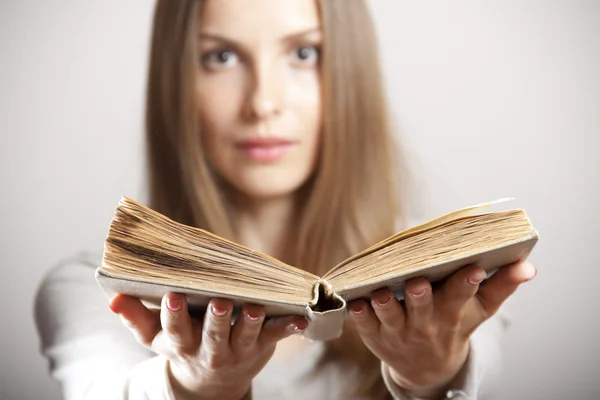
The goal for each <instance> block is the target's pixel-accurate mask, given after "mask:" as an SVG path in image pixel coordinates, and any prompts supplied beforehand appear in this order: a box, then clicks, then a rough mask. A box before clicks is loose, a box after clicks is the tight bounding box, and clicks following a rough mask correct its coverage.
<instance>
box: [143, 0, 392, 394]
mask: <svg viewBox="0 0 600 400" xmlns="http://www.w3.org/2000/svg"><path fill="white" fill-rule="evenodd" d="M202 3H203V1H201V0H177V1H173V0H158V2H157V5H156V10H155V15H154V25H153V34H152V42H151V54H150V69H149V76H148V92H147V104H146V133H147V144H148V167H149V190H150V193H149V194H150V206H151V207H152V208H154V209H155V210H157V211H159V212H161V213H163V214H165V215H167V216H169V217H170V218H173V219H175V220H177V221H179V222H182V223H185V224H188V225H193V226H197V227H201V228H203V229H206V230H209V231H212V232H214V233H216V234H218V235H221V236H224V237H227V238H230V239H233V240H235V237H236V235H235V230H234V226H235V224H234V221H233V219H234V218H233V216H232V205H231V202H230V199H229V197H228V196H227V195H226V191H225V190H224V185H223V182H221V181H220V179H219V177H218V176H216V175H215V173H214V172H213V171H212V170H211V168H210V167H209V165H208V162H207V159H206V157H205V155H204V152H203V148H202V142H201V135H200V121H199V118H198V110H197V107H196V103H195V93H194V90H195V89H194V88H195V85H194V84H193V82H194V81H195V79H196V78H195V76H196V68H197V62H198V61H197V60H198V55H197V46H196V27H197V18H198V15H199V13H200V12H201V9H202ZM318 5H319V8H320V13H321V23H322V29H323V34H324V40H323V49H322V62H321V74H322V92H323V105H324V106H323V107H324V109H323V112H322V115H323V116H324V117H323V131H322V132H323V134H322V142H321V149H320V152H321V153H320V155H319V163H318V166H317V170H316V171H315V174H314V176H312V177H311V179H310V180H309V182H307V183H306V184H305V186H304V188H303V190H302V191H303V194H304V197H303V202H302V208H301V209H300V210H299V214H300V217H299V218H298V225H297V229H298V231H297V233H296V236H295V237H297V246H296V248H295V251H294V257H293V258H294V259H293V260H291V261H292V263H293V265H295V266H297V267H300V268H303V269H305V270H309V271H311V272H313V273H316V274H317V275H321V274H323V273H324V272H326V271H327V270H328V269H330V268H331V267H333V266H334V265H335V264H337V263H338V262H340V261H341V260H343V259H344V258H346V257H349V256H350V255H352V254H354V253H356V252H358V251H360V250H362V249H364V248H366V247H368V246H370V245H372V244H374V243H375V242H377V241H379V240H381V239H383V238H385V237H387V236H389V235H391V234H392V233H393V231H394V230H395V228H396V226H395V225H396V224H397V223H398V221H399V220H400V219H401V216H402V212H401V211H403V210H401V208H400V207H399V202H398V198H399V196H398V195H399V191H398V190H399V184H398V177H399V173H401V172H402V171H403V168H402V167H401V166H400V165H398V163H397V161H398V160H399V159H400V157H398V151H399V148H398V146H397V145H396V144H395V143H394V141H393V140H392V135H391V132H390V126H389V123H388V116H387V108H386V101H385V96H384V92H383V88H382V79H381V72H380V67H379V60H378V52H377V42H376V35H375V31H374V27H373V23H372V20H371V18H370V14H369V10H368V7H367V5H366V4H365V2H364V1H362V0H352V1H347V0H320V1H318ZM334 71H335V73H334ZM287 261H288V260H286V262H287ZM329 362H345V363H351V364H359V365H360V370H361V378H360V379H359V383H358V386H357V387H356V388H355V392H356V393H357V394H361V395H368V396H370V397H371V398H386V397H389V396H388V395H387V394H386V391H385V388H384V386H383V383H382V380H381V376H380V373H379V362H378V361H377V359H376V358H375V357H374V356H373V355H372V354H371V353H370V352H369V351H368V350H367V349H366V348H365V347H364V345H363V344H362V342H361V341H360V340H359V338H358V337H357V336H356V333H355V332H353V331H352V329H351V328H350V327H347V329H345V333H344V335H343V336H342V337H341V338H340V339H338V340H335V341H332V342H329V343H328V344H327V351H326V352H325V355H324V357H323V360H322V363H329Z"/></svg>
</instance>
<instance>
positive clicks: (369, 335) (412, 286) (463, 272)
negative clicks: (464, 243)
mask: <svg viewBox="0 0 600 400" xmlns="http://www.w3.org/2000/svg"><path fill="white" fill-rule="evenodd" d="M535 275H536V270H535V268H534V267H533V266H532V265H531V264H528V263H516V264H511V265H509V266H506V267H503V268H501V269H500V270H499V271H498V272H497V273H496V274H494V275H493V276H492V277H491V278H489V279H488V280H486V281H485V282H483V283H481V282H482V281H483V280H484V278H485V276H486V273H485V271H484V270H483V269H481V268H479V267H477V266H467V267H464V268H462V269H460V270H459V271H457V272H456V273H455V274H454V275H452V276H451V277H449V278H448V279H447V281H446V282H445V283H444V284H443V285H442V286H441V287H440V288H439V290H436V291H435V293H432V289H431V284H430V283H429V282H428V281H427V280H425V279H423V278H416V279H412V280H410V281H408V282H407V283H406V285H405V295H404V299H405V300H404V303H405V304H404V307H403V306H402V305H401V304H400V303H399V302H398V301H397V300H396V298H395V297H394V295H393V294H392V292H391V291H390V290H389V289H381V290H378V291H376V292H373V293H372V296H371V306H369V304H368V303H367V302H366V301H365V300H355V301H353V302H351V303H350V304H349V309H350V316H351V318H352V320H353V321H354V322H355V325H356V329H357V331H358V333H359V335H360V336H361V338H362V340H363V341H364V343H365V345H366V346H367V347H368V348H369V349H370V350H371V352H373V354H375V355H376V356H377V357H378V358H379V359H381V360H382V361H383V362H385V363H386V364H387V365H388V366H389V367H390V372H391V377H392V379H393V380H394V381H395V382H396V383H397V384H398V385H399V386H400V387H402V388H404V389H406V390H409V391H410V392H411V393H413V394H414V395H417V396H423V397H430V396H432V397H436V396H439V394H441V393H443V392H444V390H445V388H446V386H447V385H448V384H449V383H450V382H451V381H452V379H453V378H454V377H455V376H456V374H457V373H458V372H459V371H460V369H461V368H462V366H463V365H464V363H465V361H466V359H467V356H468V354H469V337H470V336H471V334H472V333H473V332H474V331H475V329H476V328H477V327H478V326H479V325H481V323H483V322H484V321H485V320H487V319H488V318H490V317H491V316H492V315H494V314H495V313H496V311H497V310H498V309H499V308H500V306H501V305H502V303H503V302H504V301H505V300H506V299H507V298H508V297H509V296H510V295H511V294H512V293H513V292H514V291H515V290H516V289H517V287H518V286H519V285H520V284H522V283H524V282H526V281H528V280H530V279H532V278H533V277H534V276H535ZM480 283H481V285H480Z"/></svg>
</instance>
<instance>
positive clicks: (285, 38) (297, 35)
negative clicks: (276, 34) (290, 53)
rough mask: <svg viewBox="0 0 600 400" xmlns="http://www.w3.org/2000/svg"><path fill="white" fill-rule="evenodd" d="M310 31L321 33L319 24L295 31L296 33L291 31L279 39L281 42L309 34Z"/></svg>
mask: <svg viewBox="0 0 600 400" xmlns="http://www.w3.org/2000/svg"><path fill="white" fill-rule="evenodd" d="M311 33H321V27H320V26H315V27H314V28H310V29H306V30H303V31H300V32H296V33H292V34H289V35H286V36H284V37H283V38H282V39H281V41H282V42H289V41H292V40H295V39H298V38H301V37H302V36H307V35H310V34H311Z"/></svg>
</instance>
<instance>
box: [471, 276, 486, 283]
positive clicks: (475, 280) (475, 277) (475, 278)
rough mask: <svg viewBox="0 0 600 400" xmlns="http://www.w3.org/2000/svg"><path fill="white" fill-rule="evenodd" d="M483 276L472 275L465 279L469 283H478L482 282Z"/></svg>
mask: <svg viewBox="0 0 600 400" xmlns="http://www.w3.org/2000/svg"><path fill="white" fill-rule="evenodd" d="M484 278H485V276H483V277H479V276H472V277H470V278H469V279H467V282H469V283H470V284H471V285H478V284H480V283H481V282H483V279H484Z"/></svg>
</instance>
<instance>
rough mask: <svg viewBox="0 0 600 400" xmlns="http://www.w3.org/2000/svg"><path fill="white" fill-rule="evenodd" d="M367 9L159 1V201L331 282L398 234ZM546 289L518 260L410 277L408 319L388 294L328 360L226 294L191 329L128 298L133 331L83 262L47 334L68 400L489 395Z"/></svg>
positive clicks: (62, 286) (352, 320) (48, 302)
mask: <svg viewBox="0 0 600 400" xmlns="http://www.w3.org/2000/svg"><path fill="white" fill-rule="evenodd" d="M367 11H368V10H367V9H366V6H365V4H364V3H363V2H362V1H358V0H353V1H347V0H323V1H315V0H286V1H285V2H283V1H269V0H255V1H243V2H242V1H239V0H219V1H216V0H207V1H204V2H203V1H199V0H196V1H194V0H177V1H173V0H160V1H158V4H157V8H156V12H155V19H154V26H153V38H152V51H151V59H150V71H149V81H148V99H147V138H148V149H149V153H148V154H149V176H150V206H151V207H153V208H154V209H156V210H157V211H159V212H161V213H163V214H166V215H167V216H169V217H171V218H173V219H175V220H178V221H180V222H183V223H186V224H189V225H195V226H199V227H202V228H204V229H207V230H210V231H213V232H215V233H217V234H219V235H221V236H224V237H227V238H229V239H232V240H235V241H237V242H240V243H242V244H244V245H246V246H249V247H252V248H254V249H257V250H259V251H262V252H264V253H267V254H270V255H272V256H274V257H277V258H279V259H281V260H283V261H285V262H287V263H289V264H292V265H296V266H301V267H304V268H305V269H308V270H311V272H316V273H317V274H318V273H322V272H324V271H325V270H327V269H328V268H330V267H331V266H332V265H335V264H336V263H337V262H338V261H340V260H342V259H344V258H346V257H348V256H350V255H351V254H353V253H356V252H358V251H359V250H362V249H363V248H366V247H368V246H370V245H371V244H373V243H375V242H377V241H379V240H381V239H383V238H385V237H387V236H389V235H390V234H392V233H393V232H394V231H396V230H397V229H398V226H397V224H398V221H399V220H400V214H399V208H398V207H397V201H396V199H397V195H398V192H397V183H398V182H397V181H398V179H397V174H396V173H395V172H394V171H396V168H395V166H394V164H395V163H394V161H395V157H397V152H395V150H394V147H393V146H392V143H391V135H390V132H389V129H388V125H387V119H386V114H385V104H384V95H383V93H382V87H381V86H382V85H381V81H380V77H379V70H378V61H377V54H376V50H375V49H376V44H375V38H374V31H373V26H372V24H371V21H370V19H369V17H368V13H367ZM534 275H535V269H534V268H533V267H532V266H530V265H527V264H516V265H512V266H509V267H506V268H503V269H502V270H501V271H500V272H498V273H497V274H496V275H494V276H493V277H492V278H491V279H489V280H487V281H486V282H485V283H483V284H481V285H480V283H481V282H482V281H483V279H484V277H485V273H484V271H483V270H482V269H480V268H478V267H477V266H468V267H465V268H463V269H461V270H460V271H458V272H457V273H456V274H455V275H453V276H452V277H450V278H449V279H448V280H447V281H446V282H445V283H444V284H443V285H442V286H441V287H440V288H439V289H436V290H435V292H433V291H432V287H431V285H430V284H429V283H428V282H427V281H425V280H422V279H415V280H412V281H410V282H409V283H407V285H406V288H405V301H404V303H403V304H400V303H399V302H398V301H397V300H396V299H395V298H394V297H393V296H392V294H391V292H390V291H389V290H387V289H381V290H378V291H377V292H375V293H373V294H372V297H371V301H370V302H367V301H364V300H358V301H355V302H353V303H351V304H350V305H349V309H350V313H349V314H350V316H349V319H348V321H347V322H348V326H347V327H346V329H345V333H344V335H343V336H342V337H341V338H340V339H339V340H335V341H332V342H329V343H327V344H326V345H323V344H321V343H309V342H307V341H303V340H302V339H301V337H300V336H299V335H295V336H294V335H293V334H294V333H295V332H298V331H302V330H303V329H305V328H306V326H307V322H306V321H305V320H304V319H302V318H300V317H282V318H274V319H270V320H268V321H265V315H264V310H263V309H262V307H260V306H256V305H252V304H248V305H246V306H245V307H244V310H243V313H242V316H241V317H240V318H238V319H237V320H236V322H235V323H234V324H233V325H232V324H231V313H232V305H231V303H230V302H229V301H227V300H224V299H213V300H212V301H211V303H210V305H209V310H210V312H207V313H206V317H205V320H204V321H197V320H192V319H190V317H189V315H188V313H187V309H186V302H185V297H184V296H182V295H178V294H176V293H169V294H168V295H166V296H165V297H164V299H163V303H162V308H161V311H160V314H155V313H153V312H150V311H149V310H148V309H146V308H145V307H144V306H143V305H142V303H141V302H140V301H139V300H137V299H135V298H132V297H127V296H123V295H117V296H116V297H115V298H113V299H112V300H111V301H110V309H111V310H112V311H113V312H114V313H117V314H118V315H119V316H120V317H121V320H122V321H123V322H124V324H125V325H126V327H127V328H128V330H129V331H130V332H131V333H133V335H131V333H130V332H128V331H127V329H125V328H124V327H122V326H120V323H119V322H118V319H116V318H114V316H113V315H111V314H110V313H109V311H108V310H107V309H106V300H105V299H104V298H103V295H102V294H101V291H100V290H99V288H98V287H97V286H96V284H95V282H94V280H93V273H92V270H91V269H90V268H86V266H85V265H82V263H79V264H67V265H65V266H62V267H61V268H58V269H56V270H54V271H53V272H52V274H51V275H50V276H49V277H48V279H47V280H46V282H45V283H44V285H43V287H42V289H41V291H40V293H39V296H38V301H37V322H38V326H39V329H40V332H41V335H42V340H43V350H44V354H45V355H46V356H47V357H48V358H49V359H50V361H51V366H52V372H53V375H54V377H55V378H56V379H58V380H59V381H60V382H61V383H62V387H63V390H64V393H65V397H66V398H69V399H75V398H77V399H80V398H102V399H107V398H113V397H123V398H131V399H137V398H144V399H163V398H176V399H192V398H194V399H196V398H197V399H241V398H249V397H250V396H252V394H254V397H255V398H258V399H263V398H277V399H284V398H310V397H312V398H316V399H325V398H327V399H329V398H332V399H338V398H365V399H366V398H369V399H383V398H392V397H393V398H400V399H404V398H413V397H419V398H432V399H433V398H444V397H456V396H457V395H461V396H463V397H469V398H475V397H477V396H478V395H481V389H482V385H483V382H484V380H485V378H488V377H489V376H490V375H489V371H490V369H489V368H488V367H490V366H493V365H495V364H496V361H497V360H496V356H497V354H496V353H497V350H498V347H497V335H498V333H499V332H500V331H501V330H502V327H503V320H502V319H501V318H500V317H499V316H495V317H493V318H491V317H492V315H494V314H495V313H496V311H497V310H498V308H499V307H500V306H501V304H502V303H503V301H504V300H505V299H506V298H507V297H508V296H510V294H511V293H512V292H514V290H515V289H516V288H517V287H518V285H519V284H521V283H523V282H525V281H526V280H529V279H531V278H533V276H534ZM488 319H489V321H488V322H487V323H486V324H485V325H484V326H482V327H481V328H479V329H478V327H479V326H480V325H481V324H482V323H483V322H484V321H486V320H488ZM136 341H137V343H136ZM140 344H141V345H140ZM276 345H277V346H276Z"/></svg>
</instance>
